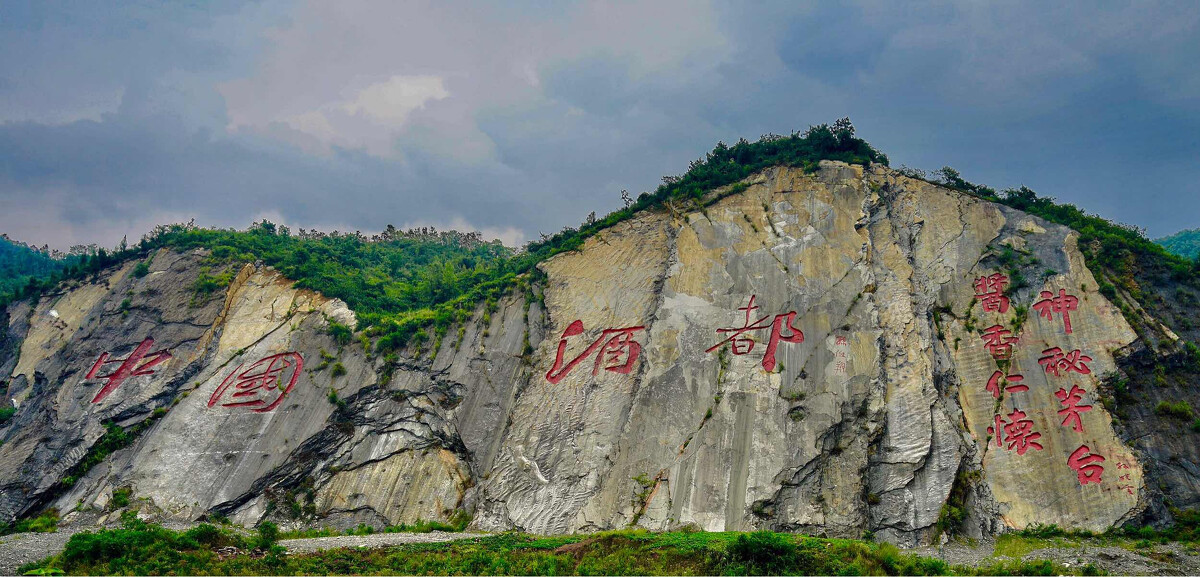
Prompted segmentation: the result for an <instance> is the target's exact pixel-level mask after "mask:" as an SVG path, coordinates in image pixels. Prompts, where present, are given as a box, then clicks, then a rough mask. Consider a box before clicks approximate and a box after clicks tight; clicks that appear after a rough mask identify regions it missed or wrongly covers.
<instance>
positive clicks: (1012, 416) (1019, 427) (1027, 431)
mask: <svg viewBox="0 0 1200 577" xmlns="http://www.w3.org/2000/svg"><path fill="white" fill-rule="evenodd" d="M1026 416H1027V415H1026V414H1025V412H1024V411H1022V410H1020V409H1013V412H1011V413H1009V414H1008V418H1009V422H1006V421H1005V420H1004V419H1003V418H1002V417H1001V416H1000V415H995V425H994V426H992V427H988V428H987V432H988V434H989V435H993V436H995V437H996V446H997V447H1003V446H1004V443H1005V442H1007V443H1008V450H1010V451H1011V450H1013V448H1014V447H1015V448H1016V449H1017V454H1018V455H1024V454H1025V452H1026V451H1028V450H1029V448H1030V447H1033V448H1034V449H1037V450H1039V451H1040V450H1042V444H1041V443H1038V442H1037V440H1038V439H1040V438H1042V434H1041V433H1038V432H1036V431H1034V430H1033V421H1031V420H1029V419H1026V418H1025V417H1026Z"/></svg>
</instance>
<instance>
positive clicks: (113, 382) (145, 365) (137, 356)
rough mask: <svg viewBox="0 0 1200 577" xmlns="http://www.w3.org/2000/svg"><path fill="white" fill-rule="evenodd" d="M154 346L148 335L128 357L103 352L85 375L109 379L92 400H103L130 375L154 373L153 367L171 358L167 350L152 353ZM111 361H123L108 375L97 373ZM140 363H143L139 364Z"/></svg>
mask: <svg viewBox="0 0 1200 577" xmlns="http://www.w3.org/2000/svg"><path fill="white" fill-rule="evenodd" d="M152 346H154V339H152V338H148V337H147V338H146V340H144V341H142V342H141V343H140V344H138V346H137V348H135V349H133V352H132V353H129V356H128V357H125V358H123V359H110V358H109V355H108V353H101V354H100V358H98V359H96V364H94V365H92V369H91V370H89V371H88V373H87V376H86V377H84V380H88V379H107V380H108V382H107V383H105V384H104V386H103V387H101V388H100V391H99V392H97V393H96V396H95V397H93V398H92V402H93V403H99V402H100V401H103V400H104V398H105V397H107V396H108V395H109V394H110V393H112V392H113V391H115V390H117V387H119V386H121V383H123V382H125V379H128V378H129V377H137V376H141V375H152V374H154V371H152V370H150V369H151V367H153V366H155V365H157V364H159V363H161V362H163V361H165V360H167V359H169V358H171V353H168V352H167V351H165V350H161V351H157V352H154V353H151V352H150V347H152ZM143 361H144V362H143ZM111 363H121V366H119V367H117V370H115V371H113V372H111V373H109V374H107V375H100V374H97V373H99V372H100V367H102V366H104V365H107V364H111ZM138 363H141V364H140V365H139V364H138Z"/></svg>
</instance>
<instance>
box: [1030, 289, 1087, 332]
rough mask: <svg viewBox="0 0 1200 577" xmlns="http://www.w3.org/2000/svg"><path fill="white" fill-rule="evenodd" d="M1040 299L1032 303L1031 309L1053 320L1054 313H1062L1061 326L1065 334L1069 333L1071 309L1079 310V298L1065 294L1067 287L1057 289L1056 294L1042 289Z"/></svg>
mask: <svg viewBox="0 0 1200 577" xmlns="http://www.w3.org/2000/svg"><path fill="white" fill-rule="evenodd" d="M1040 296H1041V298H1042V300H1040V301H1038V302H1036V303H1033V310H1035V311H1037V312H1038V315H1039V316H1041V317H1043V318H1046V319H1048V320H1054V315H1055V314H1059V315H1062V320H1063V326H1065V327H1066V329H1067V334H1068V335H1069V334H1071V311H1074V310H1079V299H1078V298H1076V297H1075V296H1073V295H1069V294H1067V289H1058V296H1054V293H1052V292H1050V291H1042V294H1041V295H1040Z"/></svg>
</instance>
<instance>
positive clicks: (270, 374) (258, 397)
mask: <svg viewBox="0 0 1200 577" xmlns="http://www.w3.org/2000/svg"><path fill="white" fill-rule="evenodd" d="M245 366H246V363H242V364H240V365H238V367H237V368H236V369H234V370H233V372H231V373H229V376H227V377H225V380H223V381H221V384H220V385H219V386H217V390H215V391H213V394H212V396H211V397H209V398H208V406H209V408H212V407H213V405H216V404H217V402H218V401H220V400H221V397H222V396H224V395H225V393H226V392H229V391H230V390H232V391H233V393H232V394H231V395H230V397H229V400H228V401H226V402H224V403H222V404H221V406H223V407H250V408H252V409H251V410H253V411H254V412H256V413H266V412H270V411H272V410H274V409H275V407H278V406H279V403H281V402H283V397H284V396H285V395H287V394H288V392H289V391H291V390H292V387H293V386H294V385H295V384H296V381H297V380H298V379H299V378H300V372H301V370H302V369H303V368H304V357H302V356H300V353H296V352H291V353H279V354H277V355H271V356H269V357H265V358H262V359H259V360H258V361H255V362H254V363H253V364H251V365H250V366H249V367H246V369H245V370H242V367H245ZM289 369H290V370H289ZM231 387H232V388H231Z"/></svg>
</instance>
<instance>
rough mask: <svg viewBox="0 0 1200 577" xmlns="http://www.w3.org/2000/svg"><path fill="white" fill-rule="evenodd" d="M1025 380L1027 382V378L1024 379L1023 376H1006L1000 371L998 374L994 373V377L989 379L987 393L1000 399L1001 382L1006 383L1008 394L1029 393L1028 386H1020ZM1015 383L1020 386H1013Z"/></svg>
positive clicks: (1005, 387) (1005, 390) (1005, 389)
mask: <svg viewBox="0 0 1200 577" xmlns="http://www.w3.org/2000/svg"><path fill="white" fill-rule="evenodd" d="M1024 380H1025V377H1023V376H1021V375H1006V374H1004V373H1002V372H1000V371H996V372H994V373H992V377H991V378H990V379H988V382H987V391H988V392H989V393H991V394H992V397H995V398H997V399H999V398H1000V383H1001V382H1003V383H1005V386H1004V392H1006V393H1020V392H1024V391H1028V390H1029V387H1028V386H1026V385H1022V384H1019V383H1020V382H1021V381H1024ZM1013 383H1018V384H1013Z"/></svg>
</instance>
